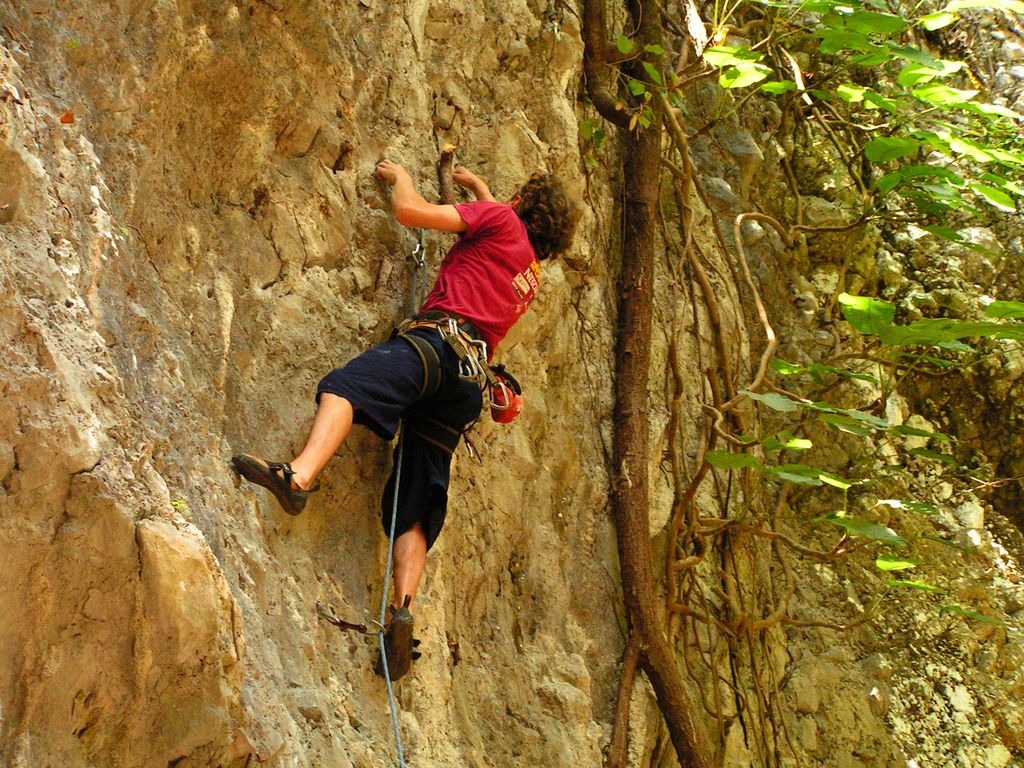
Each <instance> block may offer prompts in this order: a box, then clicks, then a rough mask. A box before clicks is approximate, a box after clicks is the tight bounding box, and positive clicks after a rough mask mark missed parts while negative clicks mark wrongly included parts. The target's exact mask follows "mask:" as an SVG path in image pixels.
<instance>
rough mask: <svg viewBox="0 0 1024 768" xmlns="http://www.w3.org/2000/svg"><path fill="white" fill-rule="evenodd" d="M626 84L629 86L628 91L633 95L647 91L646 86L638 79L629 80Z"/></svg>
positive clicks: (640, 94)
mask: <svg viewBox="0 0 1024 768" xmlns="http://www.w3.org/2000/svg"><path fill="white" fill-rule="evenodd" d="M626 86H627V87H628V88H629V92H630V93H632V94H633V95H634V96H643V95H644V93H646V92H647V86H645V85H644V84H643V83H641V82H640V81H639V80H630V81H629V82H628V83H626Z"/></svg>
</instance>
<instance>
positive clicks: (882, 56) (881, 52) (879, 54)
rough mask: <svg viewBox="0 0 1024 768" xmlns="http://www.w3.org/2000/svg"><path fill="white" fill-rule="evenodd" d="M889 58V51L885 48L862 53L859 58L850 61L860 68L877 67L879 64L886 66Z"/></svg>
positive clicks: (855, 57)
mask: <svg viewBox="0 0 1024 768" xmlns="http://www.w3.org/2000/svg"><path fill="white" fill-rule="evenodd" d="M889 58H890V56H889V51H888V50H886V49H885V48H881V47H879V48H878V50H876V51H870V52H868V53H862V54H860V55H859V56H854V57H853V58H852V59H850V63H851V64H856V65H857V66H858V67H877V66H878V65H879V64H885V62H887V61H888V60H889Z"/></svg>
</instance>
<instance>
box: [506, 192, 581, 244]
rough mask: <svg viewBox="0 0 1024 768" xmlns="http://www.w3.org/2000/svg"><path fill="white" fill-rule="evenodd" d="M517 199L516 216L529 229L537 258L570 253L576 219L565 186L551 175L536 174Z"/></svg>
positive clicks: (527, 230) (528, 232)
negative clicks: (565, 252) (564, 252)
mask: <svg viewBox="0 0 1024 768" xmlns="http://www.w3.org/2000/svg"><path fill="white" fill-rule="evenodd" d="M516 195H518V197H519V204H518V205H517V206H516V214H518V216H519V218H520V220H522V222H523V224H525V225H526V232H527V234H528V235H529V237H530V245H532V246H533V250H534V252H535V253H536V254H537V258H538V259H541V260H543V259H547V258H550V257H552V256H557V255H558V254H560V253H562V252H563V251H566V250H568V249H569V246H570V245H572V236H573V233H574V232H575V230H576V215H575V211H574V210H573V206H572V203H570V202H569V196H568V195H567V194H566V192H565V188H564V187H563V186H562V183H561V182H560V181H559V180H558V179H557V178H555V177H554V176H553V175H551V174H540V173H534V174H532V175H531V176H530V178H529V179H527V181H526V183H525V184H523V186H522V187H520V189H519V191H518V192H517V193H516Z"/></svg>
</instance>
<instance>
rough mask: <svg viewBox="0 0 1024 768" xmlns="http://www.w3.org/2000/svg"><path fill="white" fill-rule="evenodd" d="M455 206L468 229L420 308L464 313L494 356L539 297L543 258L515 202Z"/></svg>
mask: <svg viewBox="0 0 1024 768" xmlns="http://www.w3.org/2000/svg"><path fill="white" fill-rule="evenodd" d="M455 210H457V211H458V212H459V216H461V217H462V220H463V221H464V222H466V231H465V232H464V233H463V234H462V236H461V237H460V238H459V240H458V241H457V242H456V243H455V245H453V246H452V247H451V250H449V251H448V255H446V256H445V257H444V261H442V262H441V269H440V271H439V273H438V275H437V282H436V283H434V287H433V289H432V290H431V291H430V294H429V295H428V296H427V300H426V301H425V302H423V306H422V307H420V311H421V312H422V311H425V310H428V309H439V310H444V311H445V312H450V313H452V314H454V315H461V316H462V317H465V318H466V319H467V320H469V321H470V322H471V323H473V325H475V326H476V328H477V330H479V331H480V336H481V338H482V339H483V340H484V341H486V342H487V354H488V358H490V356H491V355H493V354H494V348H495V347H496V346H497V345H498V342H500V341H501V340H502V339H503V338H505V334H506V333H508V329H509V328H511V327H512V325H513V324H514V323H515V321H516V320H518V319H519V317H520V315H522V314H523V313H524V312H525V311H526V308H527V307H528V306H530V302H531V301H533V299H534V297H535V296H536V295H537V288H538V287H539V286H540V262H538V261H537V256H536V254H535V253H534V252H533V246H531V245H530V239H529V237H528V236H527V234H526V227H525V226H524V225H523V222H522V221H520V219H519V217H518V216H517V215H516V212H515V210H514V209H513V208H512V207H511V206H509V205H505V204H504V203H488V202H482V201H477V202H475V203H463V204H460V205H456V206H455Z"/></svg>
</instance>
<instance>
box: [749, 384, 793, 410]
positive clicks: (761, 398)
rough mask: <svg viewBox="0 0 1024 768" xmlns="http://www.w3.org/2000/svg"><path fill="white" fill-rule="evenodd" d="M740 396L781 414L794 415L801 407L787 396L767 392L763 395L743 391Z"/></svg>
mask: <svg viewBox="0 0 1024 768" xmlns="http://www.w3.org/2000/svg"><path fill="white" fill-rule="evenodd" d="M740 394H741V395H746V396H747V397H749V398H750V399H751V400H757V402H759V403H764V404H765V405H767V406H768V407H769V408H771V409H772V410H773V411H779V412H781V413H792V412H793V411H795V410H796V409H797V408H799V407H800V404H799V403H797V402H796V401H795V400H790V399H789V398H788V397H786V396H785V395H780V394H778V393H777V392H765V393H763V394H762V393H760V392H750V391H749V390H746V389H741V390H740Z"/></svg>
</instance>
